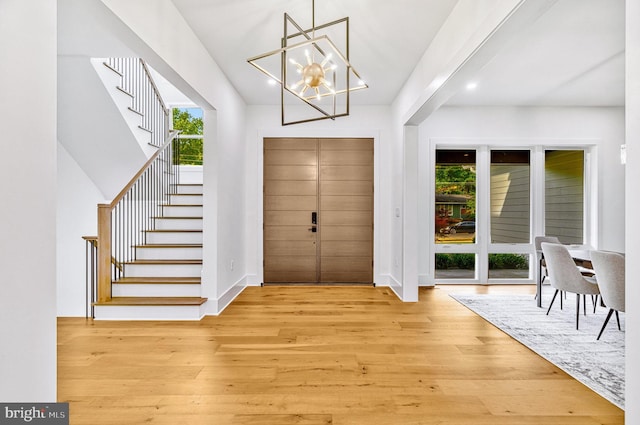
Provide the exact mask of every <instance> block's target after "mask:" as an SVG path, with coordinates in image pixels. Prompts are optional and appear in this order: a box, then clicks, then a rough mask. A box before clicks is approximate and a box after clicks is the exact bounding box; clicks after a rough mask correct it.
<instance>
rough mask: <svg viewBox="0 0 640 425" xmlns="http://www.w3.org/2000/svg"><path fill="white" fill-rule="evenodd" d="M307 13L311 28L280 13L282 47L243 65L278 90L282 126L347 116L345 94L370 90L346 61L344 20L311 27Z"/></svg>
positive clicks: (348, 104) (347, 34) (347, 32)
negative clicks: (248, 65)
mask: <svg viewBox="0 0 640 425" xmlns="http://www.w3.org/2000/svg"><path fill="white" fill-rule="evenodd" d="M311 8H312V11H311V28H310V29H307V30H305V29H303V28H302V27H301V26H300V25H298V24H297V23H296V22H295V21H294V20H293V19H292V18H291V17H290V16H289V15H288V14H287V13H285V14H284V33H283V36H282V39H281V41H280V46H281V47H280V48H279V49H276V50H273V51H270V52H267V53H264V54H262V55H258V56H255V57H252V58H250V59H248V60H247V61H248V62H249V63H250V64H251V65H253V66H254V67H256V68H257V69H258V70H260V71H261V72H263V73H264V74H266V75H267V76H268V77H269V78H271V79H272V80H273V81H274V82H275V83H277V84H279V85H280V105H281V116H282V125H290V124H300V123H304V122H310V121H318V120H324V119H332V120H334V119H335V118H337V117H343V116H347V115H349V106H350V93H351V92H352V91H355V90H361V89H365V88H367V87H369V86H368V85H367V84H366V83H365V82H364V81H362V79H361V78H360V75H359V74H358V72H357V71H356V70H355V68H353V66H352V65H351V63H350V62H349V18H348V17H346V18H342V19H338V20H335V21H332V22H328V23H326V24H322V25H318V26H316V23H315V0H312V2H311ZM333 40H340V42H334V41H333ZM343 51H344V53H343Z"/></svg>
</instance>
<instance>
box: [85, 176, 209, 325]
mask: <svg viewBox="0 0 640 425" xmlns="http://www.w3.org/2000/svg"><path fill="white" fill-rule="evenodd" d="M174 189H175V190H174V192H175V194H172V195H170V197H169V199H170V202H169V203H168V204H165V205H162V208H161V211H162V213H161V215H160V216H158V217H154V218H153V220H154V222H155V223H154V224H155V226H153V230H146V231H144V233H145V237H144V238H143V240H144V241H145V243H144V244H141V245H137V246H135V247H134V252H135V254H134V256H133V258H134V259H133V260H130V261H129V262H126V263H124V264H122V270H123V273H122V277H120V278H118V279H116V280H114V281H112V285H111V299H110V300H108V301H104V302H97V303H95V304H94V305H95V318H96V319H101V320H200V319H201V318H202V317H203V316H204V303H205V302H206V301H207V299H206V298H202V297H201V288H200V286H201V285H200V283H201V282H200V275H201V271H202V184H178V185H175V186H174Z"/></svg>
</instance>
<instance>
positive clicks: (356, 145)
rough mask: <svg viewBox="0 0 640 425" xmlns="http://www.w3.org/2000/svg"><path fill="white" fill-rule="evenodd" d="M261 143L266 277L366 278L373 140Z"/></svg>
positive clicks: (306, 279)
mask: <svg viewBox="0 0 640 425" xmlns="http://www.w3.org/2000/svg"><path fill="white" fill-rule="evenodd" d="M264 147H265V150H264V258H265V263H264V274H265V277H264V279H265V282H267V283H270V282H274V283H275V282H301V283H312V282H320V283H371V282H373V140H372V139H265V140H264ZM314 211H315V212H317V225H313V224H312V223H311V213H312V212H314ZM314 227H315V228H316V232H312V231H311V229H312V228H314Z"/></svg>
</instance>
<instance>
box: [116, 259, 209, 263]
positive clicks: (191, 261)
mask: <svg viewBox="0 0 640 425" xmlns="http://www.w3.org/2000/svg"><path fill="white" fill-rule="evenodd" d="M125 264H202V260H134V261H129V262H127V263H125Z"/></svg>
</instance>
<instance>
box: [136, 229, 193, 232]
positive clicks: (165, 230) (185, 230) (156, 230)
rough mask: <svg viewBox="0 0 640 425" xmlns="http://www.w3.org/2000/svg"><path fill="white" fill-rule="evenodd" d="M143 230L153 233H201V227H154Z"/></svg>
mask: <svg viewBox="0 0 640 425" xmlns="http://www.w3.org/2000/svg"><path fill="white" fill-rule="evenodd" d="M145 232H149V233H153V232H157V233H175V232H181V233H195V232H198V233H202V230H201V229H154V230H145Z"/></svg>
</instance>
